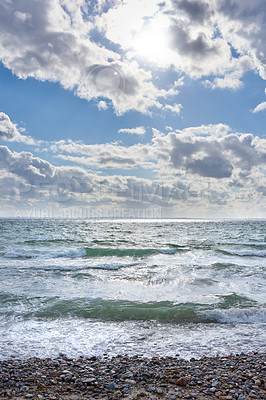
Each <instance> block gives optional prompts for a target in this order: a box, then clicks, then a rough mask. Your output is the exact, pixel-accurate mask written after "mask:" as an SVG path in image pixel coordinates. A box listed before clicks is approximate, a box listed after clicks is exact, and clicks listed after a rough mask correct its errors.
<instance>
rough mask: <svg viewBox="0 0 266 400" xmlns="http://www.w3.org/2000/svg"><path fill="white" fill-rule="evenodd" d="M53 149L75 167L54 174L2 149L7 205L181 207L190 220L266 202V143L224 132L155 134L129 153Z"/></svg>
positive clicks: (1, 184) (1, 180)
mask: <svg viewBox="0 0 266 400" xmlns="http://www.w3.org/2000/svg"><path fill="white" fill-rule="evenodd" d="M212 131H213V132H216V134H214V135H212V134H211V132H212ZM52 148H53V151H54V154H55V156H57V157H59V158H60V159H61V160H62V159H63V160H66V161H67V162H68V164H69V162H74V163H76V164H77V165H76V166H69V165H68V166H64V165H62V166H56V165H53V164H52V163H50V162H48V161H46V160H44V159H41V158H39V157H36V156H34V155H33V154H32V153H30V152H20V153H17V152H12V151H10V149H8V147H6V146H0V193H1V198H2V200H3V201H7V202H9V204H11V202H10V199H11V198H13V200H12V201H14V202H16V204H17V206H18V205H21V206H23V207H24V206H25V207H26V206H28V207H32V206H35V207H48V206H51V207H54V206H55V207H74V206H79V207H81V206H82V207H95V208H96V209H98V208H101V207H107V206H108V204H109V205H110V204H111V205H112V207H118V208H119V207H120V208H121V207H126V208H130V209H131V208H132V209H134V208H138V207H139V208H145V207H162V209H163V210H164V211H165V212H168V211H169V210H174V209H176V207H178V208H179V209H180V210H183V211H186V210H187V212H188V213H189V215H191V207H192V209H194V210H195V209H197V210H198V209H199V208H200V207H202V209H205V210H206V207H207V206H208V205H209V206H212V207H216V209H217V210H218V209H219V207H222V210H223V212H224V215H225V214H226V210H227V207H229V209H230V207H231V206H232V204H238V202H240V203H239V204H242V203H243V202H244V203H245V202H246V204H247V202H248V204H249V205H250V204H252V202H254V201H255V202H256V207H257V206H258V204H260V202H263V199H262V198H263V196H264V191H263V190H262V188H263V186H264V184H265V180H266V179H265V175H266V173H265V172H266V169H265V163H266V140H264V139H260V138H257V137H254V136H253V135H252V134H241V133H231V132H230V128H229V127H228V126H226V125H222V124H219V125H218V126H216V125H209V126H201V127H191V128H187V129H184V130H180V131H171V132H168V133H167V134H163V133H161V132H159V131H158V130H155V129H154V136H153V140H152V142H151V143H149V144H138V145H133V146H129V147H126V146H123V145H121V144H118V143H113V144H110V143H106V144H101V145H83V144H81V143H75V142H71V141H60V142H56V143H53V144H52ZM84 166H85V167H84ZM87 166H90V167H91V170H87V169H86V167H87ZM106 168H108V169H109V172H108V174H107V173H106ZM112 168H116V169H119V170H120V171H123V170H124V171H126V170H130V169H134V168H142V169H146V170H147V169H149V175H150V176H151V178H150V179H144V178H139V177H136V176H130V175H128V174H125V172H124V173H123V176H122V175H118V174H112V173H111V171H110V170H111V169H112ZM5 185H8V188H7V187H6V186H5ZM12 196H13V197H12ZM236 196H238V197H237V199H236ZM12 204H13V203H12ZM254 204H255V203H254ZM17 206H16V207H17ZM217 207H218V208H217ZM167 210H168V211H167ZM169 212H170V211H169ZM171 212H172V211H171ZM172 215H173V214H172Z"/></svg>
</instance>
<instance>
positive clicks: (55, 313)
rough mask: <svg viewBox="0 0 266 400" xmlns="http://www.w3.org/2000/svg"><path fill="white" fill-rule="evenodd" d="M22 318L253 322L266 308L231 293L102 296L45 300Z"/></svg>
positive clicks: (264, 316)
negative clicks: (191, 298) (178, 297)
mask: <svg viewBox="0 0 266 400" xmlns="http://www.w3.org/2000/svg"><path fill="white" fill-rule="evenodd" d="M24 317H25V318H41V319H43V318H44V319H60V318H81V319H97V320H104V321H116V322H118V321H129V320H133V321H158V322H161V323H173V324H180V323H234V322H236V323H255V322H266V310H265V308H263V307H262V305H260V304H257V303H256V302H255V301H253V300H250V299H248V298H245V297H242V296H238V295H236V294H231V295H227V296H221V298H220V302H218V303H213V304H199V303H179V304H175V303H173V302H170V301H161V302H137V301H128V300H104V299H84V298H75V299H71V300H70V299H60V298H49V299H45V301H44V303H43V304H39V307H38V309H36V308H34V310H32V311H30V312H28V313H26V314H25V315H24Z"/></svg>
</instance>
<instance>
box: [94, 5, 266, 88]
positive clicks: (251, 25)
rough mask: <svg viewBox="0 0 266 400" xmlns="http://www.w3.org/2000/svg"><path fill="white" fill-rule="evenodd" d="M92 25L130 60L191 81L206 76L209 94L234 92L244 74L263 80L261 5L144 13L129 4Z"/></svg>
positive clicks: (162, 8) (156, 8)
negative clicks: (138, 59)
mask: <svg viewBox="0 0 266 400" xmlns="http://www.w3.org/2000/svg"><path fill="white" fill-rule="evenodd" d="M127 15H130V19H128V18H126V16H127ZM124 21H127V23H126V24H125V23H124ZM96 23H97V24H98V26H99V28H100V29H102V31H103V32H104V33H105V35H106V37H107V38H108V39H109V40H111V41H113V42H115V43H119V44H120V46H122V47H123V49H125V50H126V51H128V52H129V54H130V55H131V56H135V57H139V56H141V57H144V58H145V57H146V58H147V59H148V61H153V62H154V63H156V64H157V65H158V66H159V67H163V68H170V67H171V66H172V67H173V68H175V69H176V70H177V71H182V72H184V73H186V74H188V75H190V76H191V77H193V78H201V77H203V76H205V77H207V76H210V77H211V79H209V80H207V81H208V83H209V84H210V85H211V87H213V88H216V87H220V88H226V87H228V88H232V89H237V88H239V87H240V86H241V84H242V83H241V78H242V76H243V75H244V73H245V72H246V71H249V70H253V71H255V72H258V73H259V74H260V76H261V77H262V78H263V79H266V78H265V77H266V72H265V71H266V63H265V55H266V48H265V40H264V37H265V34H266V31H265V29H266V28H265V26H266V12H265V5H264V0H256V1H254V2H252V3H251V2H247V1H241V0H236V1H234V2H232V1H227V0H214V1H213V0H199V1H196V0H166V1H164V2H161V3H157V4H156V3H154V2H153V1H147V2H146V3H145V7H143V3H142V2H140V1H136V0H128V1H127V2H121V3H118V4H116V7H114V8H112V7H111V8H109V9H108V10H107V12H105V13H103V14H102V15H101V16H99V17H98V19H97V20H96ZM156 32H157V34H156ZM157 35H158V37H157Z"/></svg>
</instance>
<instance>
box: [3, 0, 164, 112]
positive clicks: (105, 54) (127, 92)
mask: <svg viewBox="0 0 266 400" xmlns="http://www.w3.org/2000/svg"><path fill="white" fill-rule="evenodd" d="M100 8H101V7H100ZM91 12H92V10H91V9H90V5H89V3H86V2H85V1H83V0H77V1H75V2H73V1H72V2H71V1H69V0H64V1H63V0H62V1H61V2H59V1H58V0H47V1H45V2H39V1H38V0H28V1H26V2H20V1H19V0H14V1H13V2H12V3H11V2H4V3H3V2H2V3H1V4H0V24H1V31H0V54H1V60H2V62H3V64H4V66H5V67H7V68H9V69H10V70H11V71H12V72H13V73H14V74H16V75H17V76H18V77H19V78H22V79H26V78H28V77H32V78H35V79H38V80H41V81H53V82H60V84H61V85H62V86H63V87H64V88H65V89H69V90H73V91H74V92H75V93H76V94H77V95H78V96H79V97H81V98H84V99H86V100H91V99H94V98H99V97H101V98H106V99H110V100H111V101H112V104H113V107H114V110H115V112H116V113H117V114H119V115H120V114H123V113H124V112H126V111H128V110H137V111H140V112H142V113H147V112H148V111H149V110H150V109H151V108H152V107H159V108H161V103H160V101H159V100H158V99H159V97H161V96H164V95H166V92H165V91H162V90H159V89H158V88H156V87H155V86H154V84H153V83H152V74H151V73H150V72H149V71H146V70H145V69H144V68H140V67H139V65H138V63H137V62H136V61H133V60H132V61H129V59H128V58H126V57H125V58H124V59H122V57H121V55H120V54H119V53H118V52H116V51H113V50H109V49H108V48H107V47H104V46H103V45H102V44H100V43H96V42H94V41H93V40H92V39H91V32H92V31H93V30H95V23H94V21H93V18H94V16H93V14H91ZM101 101H104V100H101ZM102 106H103V103H100V107H101V109H102Z"/></svg>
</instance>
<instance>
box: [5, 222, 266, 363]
mask: <svg viewBox="0 0 266 400" xmlns="http://www.w3.org/2000/svg"><path fill="white" fill-rule="evenodd" d="M265 226H266V225H265V220H219V221H218V220H217V221H211V220H210V221H207V220H119V221H118V220H55V219H54V220H48V219H44V220H39V219H35V220H34V219H32V220H26V219H2V220H0V238H1V239H0V274H1V284H0V358H1V359H3V358H7V357H10V356H11V355H12V356H16V357H21V358H24V357H32V356H37V357H47V356H49V357H55V356H58V355H59V354H60V353H63V354H66V355H68V356H70V357H78V356H80V355H83V356H91V355H99V356H100V355H103V354H105V353H107V354H109V355H115V354H129V355H134V354H139V355H141V354H142V355H145V356H148V357H151V356H166V355H171V356H176V355H178V356H180V357H182V358H190V357H200V356H203V355H216V354H220V355H222V354H230V353H241V352H249V351H254V350H255V351H265V347H266V346H265V344H266V332H265V331H266V330H265V327H266V312H265V303H266V301H265V293H266V289H265V272H266V257H265V256H266V230H265Z"/></svg>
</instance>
